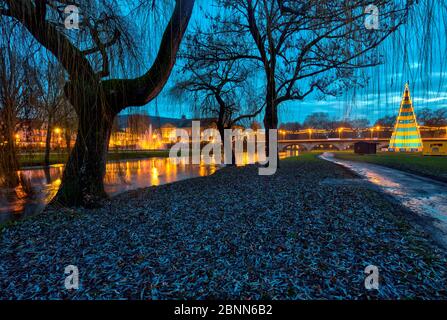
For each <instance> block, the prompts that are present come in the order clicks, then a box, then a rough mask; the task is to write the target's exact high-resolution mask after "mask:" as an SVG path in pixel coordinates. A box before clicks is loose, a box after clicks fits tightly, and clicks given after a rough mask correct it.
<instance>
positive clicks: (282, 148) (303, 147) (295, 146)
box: [278, 143, 308, 151]
mask: <svg viewBox="0 0 447 320" xmlns="http://www.w3.org/2000/svg"><path fill="white" fill-rule="evenodd" d="M278 149H279V151H288V150H298V151H308V149H307V146H306V144H304V143H286V144H283V145H280V146H279V148H278Z"/></svg>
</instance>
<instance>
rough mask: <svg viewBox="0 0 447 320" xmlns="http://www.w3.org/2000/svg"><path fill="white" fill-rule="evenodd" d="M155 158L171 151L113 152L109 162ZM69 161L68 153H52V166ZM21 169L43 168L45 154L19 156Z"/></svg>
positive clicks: (167, 155)
mask: <svg viewBox="0 0 447 320" xmlns="http://www.w3.org/2000/svg"><path fill="white" fill-rule="evenodd" d="M155 157H163V158H165V157H169V150H148V151H113V152H109V153H108V154H107V161H119V160H131V159H145V158H155ZM67 159H68V154H67V153H51V154H50V165H55V164H65V163H66V162H67ZM19 164H20V166H21V167H41V166H44V165H45V160H44V154H43V153H26V154H20V155H19Z"/></svg>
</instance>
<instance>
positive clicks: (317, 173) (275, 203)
mask: <svg viewBox="0 0 447 320" xmlns="http://www.w3.org/2000/svg"><path fill="white" fill-rule="evenodd" d="M353 178H355V177H354V176H353V175H352V174H351V173H349V172H347V171H345V170H344V169H342V168H341V167H338V166H336V165H334V164H331V163H329V162H324V161H322V160H316V159H314V158H313V156H309V157H301V158H300V159H299V160H298V159H296V158H295V159H288V160H286V161H283V162H282V167H281V168H280V169H279V171H278V173H277V174H276V175H274V176H271V177H267V176H259V175H258V172H257V168H256V167H254V166H250V167H244V168H224V169H222V170H219V171H218V172H217V173H216V174H215V175H213V176H210V177H204V178H196V179H190V180H186V181H181V182H177V183H174V184H170V185H164V186H159V187H152V188H148V189H143V190H137V191H132V192H128V193H125V194H122V195H120V196H118V197H116V198H114V199H112V200H111V201H110V202H109V203H107V204H106V206H105V207H104V208H102V209H96V210H83V209H82V210H81V209H78V210H73V211H70V210H61V209H51V210H48V211H47V212H45V213H44V214H42V215H39V216H37V217H33V218H32V219H29V220H27V221H24V222H22V223H20V224H18V225H15V226H12V227H7V228H4V229H3V230H2V231H1V232H2V233H1V235H0V237H1V238H0V239H1V240H0V298H2V299H16V298H21V299H23V298H26V299H30V298H32V299H48V298H71V299H111V298H114V299H116V298H131V299H172V298H175V299H178V298H188V299H210V298H213V299H214V298H220V299H240V298H241V299H261V298H262V299H270V298H271V299H365V298H374V299H375V298H382V299H396V298H399V299H412V298H427V299H430V298H437V299H439V298H444V299H445V298H447V292H446V289H445V288H446V283H447V272H446V271H447V259H446V255H445V254H444V253H443V251H440V250H439V249H437V248H436V247H435V246H433V245H432V244H431V241H430V240H429V237H428V236H427V235H426V234H424V232H423V231H421V230H419V229H418V228H416V227H413V226H410V225H409V224H408V223H407V222H406V218H405V213H403V212H402V211H401V210H400V209H399V207H397V206H395V205H393V204H391V203H389V202H388V201H386V200H385V199H384V198H383V197H382V196H381V195H380V194H378V193H376V192H375V191H372V190H370V189H368V188H367V187H366V186H365V185H363V184H360V183H352V184H349V183H340V184H338V183H335V184H332V183H327V181H334V179H353ZM322 182H323V183H322ZM67 265H76V266H77V267H78V268H79V271H80V289H79V290H77V291H67V290H65V288H64V280H65V274H64V269H65V267H66V266H67ZM368 265H375V266H377V267H378V268H379V272H380V279H379V283H380V289H379V290H378V291H375V290H373V291H368V290H366V289H365V286H364V279H365V276H366V275H365V274H364V270H365V267H366V266H368Z"/></svg>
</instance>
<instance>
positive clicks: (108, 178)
mask: <svg viewBox="0 0 447 320" xmlns="http://www.w3.org/2000/svg"><path fill="white" fill-rule="evenodd" d="M215 162H216V159H215V157H214V159H213V163H215ZM218 168H219V166H218V165H214V164H213V165H203V164H202V165H189V158H188V157H183V158H181V161H180V163H179V164H175V162H174V161H173V159H169V158H151V159H144V160H141V159H139V160H134V161H120V162H119V161H118V162H109V163H107V165H106V174H105V177H104V185H105V189H106V192H107V193H108V194H109V195H111V196H113V195H116V194H118V193H121V192H124V191H127V190H131V189H136V188H145V187H149V186H152V185H160V184H164V183H170V182H175V181H179V180H184V179H188V178H193V177H197V176H207V175H211V174H213V173H215V172H216V171H217V170H218ZM63 170H64V166H63V165H57V166H51V167H50V168H49V171H47V174H45V170H43V169H32V170H23V171H21V172H20V174H22V175H23V177H24V179H25V180H26V181H29V183H28V184H27V186H28V187H23V186H19V187H17V188H15V189H10V190H4V189H2V190H1V191H2V192H1V193H0V220H2V219H3V218H5V217H9V215H8V214H7V213H10V212H17V213H18V214H19V213H20V212H23V211H26V212H29V213H30V214H32V213H34V212H35V211H36V210H37V209H36V208H37V206H39V208H42V206H43V205H44V204H45V203H48V202H49V201H50V200H51V199H52V198H53V197H54V195H55V194H56V193H57V191H58V189H59V187H60V185H61V182H62V180H61V178H62V174H63ZM28 189H29V190H31V191H32V197H31V196H29V194H28V193H27V192H26V190H28ZM2 214H5V215H3V218H2Z"/></svg>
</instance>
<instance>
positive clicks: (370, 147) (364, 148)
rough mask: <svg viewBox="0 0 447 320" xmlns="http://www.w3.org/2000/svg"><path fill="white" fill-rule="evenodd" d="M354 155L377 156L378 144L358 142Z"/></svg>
mask: <svg viewBox="0 0 447 320" xmlns="http://www.w3.org/2000/svg"><path fill="white" fill-rule="evenodd" d="M354 153H357V154H376V153H377V143H375V142H373V143H371V142H364V141H360V142H356V143H355V144H354Z"/></svg>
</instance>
